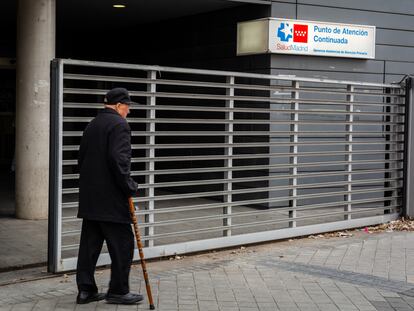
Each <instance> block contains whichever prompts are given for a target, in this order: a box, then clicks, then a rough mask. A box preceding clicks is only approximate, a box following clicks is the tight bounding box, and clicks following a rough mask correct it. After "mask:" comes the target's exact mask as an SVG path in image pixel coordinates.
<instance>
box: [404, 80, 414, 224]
mask: <svg viewBox="0 0 414 311" xmlns="http://www.w3.org/2000/svg"><path fill="white" fill-rule="evenodd" d="M405 83H406V84H405V123H404V143H405V144H404V173H403V174H404V189H403V190H404V194H403V195H404V197H403V200H404V201H403V207H404V210H403V215H404V216H406V217H411V218H412V217H414V135H413V130H414V127H413V124H414V111H413V101H414V78H413V77H408V78H407V79H406V80H405Z"/></svg>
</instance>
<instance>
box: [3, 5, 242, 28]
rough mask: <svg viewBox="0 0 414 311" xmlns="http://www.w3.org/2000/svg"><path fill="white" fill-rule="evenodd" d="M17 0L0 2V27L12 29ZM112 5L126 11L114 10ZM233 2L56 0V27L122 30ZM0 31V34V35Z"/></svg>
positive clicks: (225, 6) (206, 10) (209, 9)
mask: <svg viewBox="0 0 414 311" xmlns="http://www.w3.org/2000/svg"><path fill="white" fill-rule="evenodd" d="M16 2H17V0H1V4H0V26H1V27H2V28H3V29H2V30H3V31H6V29H10V28H15V25H16ZM114 4H124V5H125V6H126V8H124V9H115V8H113V5H114ZM240 4H243V3H240V2H237V0H56V7H57V8H56V10H57V24H58V27H64V28H71V29H82V28H85V27H87V28H105V27H106V26H109V27H116V28H124V27H126V26H128V25H139V24H146V23H151V22H157V21H161V20H167V19H173V18H178V17H183V16H189V15H195V14H200V13H205V12H211V11H215V10H221V9H225V8H230V7H234V6H238V5H240ZM3 31H0V33H2V32H3Z"/></svg>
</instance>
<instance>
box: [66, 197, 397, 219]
mask: <svg viewBox="0 0 414 311" xmlns="http://www.w3.org/2000/svg"><path fill="white" fill-rule="evenodd" d="M398 198H400V196H389V197H388V196H387V197H376V198H369V199H359V200H352V204H353V205H358V204H368V203H375V202H388V201H392V200H394V199H398ZM346 204H348V201H345V200H342V201H336V202H329V203H318V204H309V205H301V206H299V207H297V208H307V209H316V208H329V207H337V206H343V205H346ZM277 209H278V210H279V211H293V210H295V208H293V207H277ZM157 211H158V210H155V214H157ZM150 213H154V212H152V211H149V210H142V209H141V210H139V211H136V212H135V214H136V215H137V216H144V215H148V214H150ZM79 221H82V219H81V218H77V217H76V216H64V217H62V222H63V223H71V222H79Z"/></svg>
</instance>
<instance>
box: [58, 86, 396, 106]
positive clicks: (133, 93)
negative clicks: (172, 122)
mask: <svg viewBox="0 0 414 311" xmlns="http://www.w3.org/2000/svg"><path fill="white" fill-rule="evenodd" d="M63 93H64V94H81V95H85V94H87V95H105V94H106V93H107V90H100V89H81V88H78V89H75V88H65V89H63ZM129 93H130V95H131V96H140V97H155V98H175V99H199V100H220V101H225V100H234V101H245V102H268V103H280V104H282V103H283V104H292V103H300V104H312V105H323V104H329V105H350V102H349V101H346V100H325V99H302V98H300V99H287V98H275V97H260V96H236V95H234V96H229V95H212V94H189V93H188V94H187V93H168V92H144V91H131V92H129ZM351 104H354V105H357V106H381V107H396V106H398V105H400V106H402V107H403V103H373V102H363V101H354V102H352V103H351Z"/></svg>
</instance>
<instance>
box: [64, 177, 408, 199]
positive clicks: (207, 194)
mask: <svg viewBox="0 0 414 311" xmlns="http://www.w3.org/2000/svg"><path fill="white" fill-rule="evenodd" d="M398 180H402V178H401V177H395V178H380V179H378V178H377V179H367V180H355V181H351V182H348V181H341V182H329V183H326V182H324V183H316V184H301V185H296V186H293V185H291V186H286V187H281V186H275V187H264V188H248V189H247V188H246V189H241V190H231V191H208V192H197V193H190V194H182V193H180V194H177V195H162V196H155V197H152V198H150V197H140V198H139V199H135V200H134V202H147V201H165V200H175V199H185V198H194V197H196V198H202V197H210V196H221V195H227V194H239V193H243V194H244V193H258V192H267V191H282V190H291V189H299V190H300V189H311V188H331V187H339V186H346V185H348V184H351V185H354V186H355V185H363V184H372V183H378V182H379V183H385V182H390V181H398ZM78 192H79V188H64V189H63V190H62V194H75V193H78Z"/></svg>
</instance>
